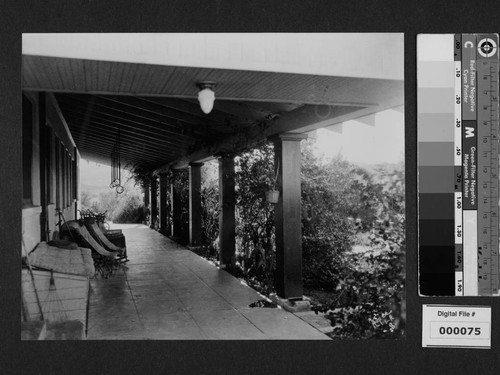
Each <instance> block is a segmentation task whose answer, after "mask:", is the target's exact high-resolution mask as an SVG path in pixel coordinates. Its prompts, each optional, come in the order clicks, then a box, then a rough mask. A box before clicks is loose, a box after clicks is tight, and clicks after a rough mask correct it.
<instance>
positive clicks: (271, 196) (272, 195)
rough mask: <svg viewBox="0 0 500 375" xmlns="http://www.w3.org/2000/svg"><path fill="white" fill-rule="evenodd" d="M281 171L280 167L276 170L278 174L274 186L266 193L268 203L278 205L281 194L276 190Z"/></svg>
mask: <svg viewBox="0 0 500 375" xmlns="http://www.w3.org/2000/svg"><path fill="white" fill-rule="evenodd" d="M279 171H280V165H279V164H278V167H277V168H276V174H275V176H274V179H273V186H272V188H271V189H270V190H268V191H266V200H267V202H268V203H272V204H276V203H278V200H279V197H280V192H279V190H276V182H277V181H278V174H279Z"/></svg>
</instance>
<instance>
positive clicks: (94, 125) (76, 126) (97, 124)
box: [65, 111, 194, 149]
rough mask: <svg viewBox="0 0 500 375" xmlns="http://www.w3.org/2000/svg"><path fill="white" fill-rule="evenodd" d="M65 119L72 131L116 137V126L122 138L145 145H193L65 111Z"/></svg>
mask: <svg viewBox="0 0 500 375" xmlns="http://www.w3.org/2000/svg"><path fill="white" fill-rule="evenodd" d="M65 118H66V120H67V121H68V123H71V124H72V125H71V128H72V131H87V132H88V131H90V132H93V131H97V132H99V131H105V132H107V133H110V135H112V134H115V136H116V135H117V125H118V126H119V127H120V131H121V134H122V136H125V137H128V138H130V137H132V138H133V139H134V140H141V141H143V142H146V143H150V144H158V143H161V144H168V145H169V147H173V148H177V149H183V148H186V147H188V146H189V145H192V144H194V141H193V142H189V143H188V142H185V141H182V140H179V139H175V138H174V137H171V138H165V137H163V136H160V135H156V136H155V135H154V133H152V132H144V131H141V129H139V128H134V127H129V126H126V125H123V124H113V123H110V122H108V121H106V120H97V119H90V120H89V119H85V118H83V117H82V115H80V114H77V113H73V112H70V111H67V112H66V114H65ZM84 121H87V122H86V123H85V126H82V124H84Z"/></svg>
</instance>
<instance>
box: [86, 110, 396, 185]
mask: <svg viewBox="0 0 500 375" xmlns="http://www.w3.org/2000/svg"><path fill="white" fill-rule="evenodd" d="M403 112H404V111H399V110H393V109H389V110H386V111H382V112H379V113H377V114H376V115H374V116H369V117H365V118H361V119H358V120H350V121H346V122H345V123H342V124H339V125H334V126H333V127H331V128H330V129H319V130H318V131H316V132H314V133H313V134H311V136H312V137H315V138H316V148H317V156H320V155H321V156H323V157H324V158H325V159H329V158H333V157H336V156H337V155H339V154H340V155H341V156H342V157H343V158H344V159H345V160H347V161H349V162H351V163H354V164H362V165H367V164H368V165H376V164H382V163H398V162H400V161H402V160H404V113H403ZM80 178H81V182H82V184H87V185H93V186H99V185H102V186H109V184H110V183H111V168H110V167H109V166H107V165H104V164H99V163H95V162H93V161H87V160H85V159H82V160H81V163H80ZM122 178H124V177H123V174H122Z"/></svg>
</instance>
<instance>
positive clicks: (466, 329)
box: [422, 305, 491, 349]
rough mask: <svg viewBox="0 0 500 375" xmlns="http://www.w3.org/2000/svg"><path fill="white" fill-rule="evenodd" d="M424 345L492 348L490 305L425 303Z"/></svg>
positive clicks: (423, 312)
mask: <svg viewBox="0 0 500 375" xmlns="http://www.w3.org/2000/svg"><path fill="white" fill-rule="evenodd" d="M422 347H424V348H433V347H441V348H443V347H447V348H477V349H490V348H491V307H489V306H469V305H467V306H459V305H423V306H422Z"/></svg>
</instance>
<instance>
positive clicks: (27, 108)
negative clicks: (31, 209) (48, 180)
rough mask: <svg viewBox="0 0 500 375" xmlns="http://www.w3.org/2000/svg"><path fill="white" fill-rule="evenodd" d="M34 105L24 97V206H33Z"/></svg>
mask: <svg viewBox="0 0 500 375" xmlns="http://www.w3.org/2000/svg"><path fill="white" fill-rule="evenodd" d="M32 164H33V104H32V103H31V101H30V100H29V99H28V98H27V97H26V96H25V95H23V205H30V206H31V205H32V204H33V200H32V196H33V194H32V193H33V192H32V178H31V174H32Z"/></svg>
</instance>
